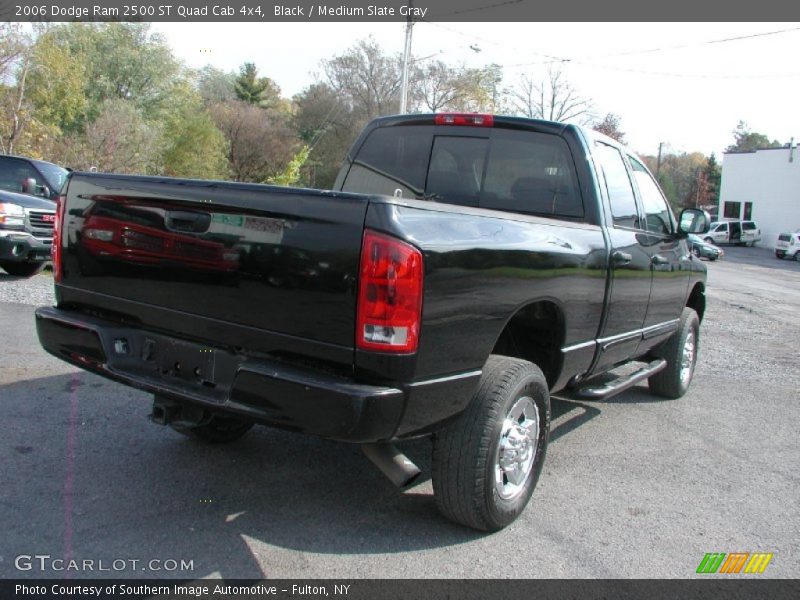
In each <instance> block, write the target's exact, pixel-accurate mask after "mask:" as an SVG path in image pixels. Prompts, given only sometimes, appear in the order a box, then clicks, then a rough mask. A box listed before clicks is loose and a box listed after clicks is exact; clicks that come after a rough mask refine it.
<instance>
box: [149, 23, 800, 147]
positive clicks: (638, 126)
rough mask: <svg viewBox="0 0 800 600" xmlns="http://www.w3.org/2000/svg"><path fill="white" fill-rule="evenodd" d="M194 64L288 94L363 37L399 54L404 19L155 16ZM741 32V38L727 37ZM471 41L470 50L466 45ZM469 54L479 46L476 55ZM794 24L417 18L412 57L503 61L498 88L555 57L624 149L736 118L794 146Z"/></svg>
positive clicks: (708, 141) (710, 140)
mask: <svg viewBox="0 0 800 600" xmlns="http://www.w3.org/2000/svg"><path fill="white" fill-rule="evenodd" d="M153 29H154V30H155V31H160V32H162V33H164V34H165V35H166V36H167V40H168V42H169V44H170V45H171V46H172V48H173V50H174V51H175V53H176V54H177V56H178V57H180V58H181V59H182V60H184V61H185V62H186V64H188V65H189V66H192V67H202V66H203V65H206V64H211V65H214V66H215V67H218V68H221V69H225V70H237V69H238V67H239V66H240V65H241V64H242V63H243V62H245V61H251V62H255V63H256V65H257V67H258V69H259V73H260V74H261V75H265V76H268V77H270V78H272V79H273V80H275V81H276V82H277V83H278V85H279V86H280V87H281V90H282V93H283V95H284V96H287V97H291V96H292V95H294V94H296V93H298V92H300V91H301V90H302V89H303V88H304V87H305V86H306V85H308V84H309V83H311V82H312V81H313V73H314V72H318V71H319V70H320V69H319V63H320V61H321V60H322V59H324V58H329V57H331V56H334V55H336V54H339V53H341V52H343V51H344V50H346V49H347V48H348V47H349V46H350V45H352V44H353V43H354V42H355V41H356V40H358V39H361V38H365V37H367V36H369V35H372V36H374V38H375V39H376V40H377V41H378V42H379V43H380V44H381V45H382V46H383V47H384V48H385V50H386V51H387V52H391V53H394V52H401V51H402V48H403V43H404V31H405V25H404V24H402V23H337V24H329V23H280V24H274V23H266V24H262V23H234V24H223V23H155V24H153ZM731 38H741V39H731ZM473 48H474V49H473ZM476 50H477V51H476ZM798 50H800V24H799V23H699V24H692V23H675V24H673V23H655V24H646V23H619V24H616V23H590V24H581V23H452V24H451V23H426V22H421V23H417V24H416V25H415V26H414V36H413V54H414V55H415V56H416V57H429V56H433V58H436V59H440V60H443V61H445V62H447V63H449V64H453V65H455V64H466V65H467V66H473V67H479V66H483V65H486V64H489V63H497V64H500V65H502V66H503V68H504V75H505V80H504V82H503V83H504V86H511V85H513V84H514V83H515V82H516V81H517V80H518V78H519V77H520V76H521V75H522V74H524V73H528V74H532V75H534V76H541V74H542V73H544V72H545V71H546V69H547V67H548V64H547V63H548V62H549V61H552V60H554V59H559V60H564V61H568V62H561V63H559V64H560V65H561V68H562V70H563V72H564V73H565V75H566V76H567V78H568V80H569V81H570V83H571V84H572V85H573V87H575V88H577V89H578V90H579V92H580V93H581V94H582V95H583V96H585V97H587V98H590V99H591V100H592V102H593V104H594V108H595V112H596V113H597V114H598V115H600V116H602V115H604V114H605V113H607V112H613V113H616V114H618V115H619V116H620V117H621V119H622V129H623V131H625V133H626V135H627V138H626V140H627V142H628V144H629V145H630V146H631V147H633V148H634V149H635V150H636V151H638V152H640V153H646V154H655V153H656V152H657V150H658V144H659V142H665V143H667V144H669V147H670V148H671V149H672V150H673V151H687V152H689V151H700V152H703V153H705V154H709V153H711V152H716V153H717V155H718V158H719V155H720V153H721V152H722V150H723V149H724V148H725V146H727V145H728V144H730V143H731V142H732V140H733V136H732V133H731V132H732V130H733V129H734V128H735V126H736V124H737V122H738V121H739V120H740V119H741V120H744V121H746V122H747V123H748V125H749V126H750V128H751V130H754V131H759V132H762V133H765V134H766V135H768V136H769V137H770V138H775V139H778V140H780V141H781V142H788V141H789V139H790V138H792V137H795V138H796V139H797V140H798V141H800V64H797V63H798V60H797V57H798V55H800V52H798Z"/></svg>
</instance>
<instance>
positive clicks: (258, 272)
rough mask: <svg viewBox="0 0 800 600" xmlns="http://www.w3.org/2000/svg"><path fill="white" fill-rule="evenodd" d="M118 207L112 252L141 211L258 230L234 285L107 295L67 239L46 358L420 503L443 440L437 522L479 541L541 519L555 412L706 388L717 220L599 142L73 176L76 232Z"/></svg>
mask: <svg viewBox="0 0 800 600" xmlns="http://www.w3.org/2000/svg"><path fill="white" fill-rule="evenodd" d="M98 201H102V202H106V203H111V204H113V205H116V206H124V207H125V210H120V211H115V215H116V217H115V218H116V219H117V220H118V222H116V223H114V225H113V231H115V232H116V231H125V230H126V228H130V230H131V231H133V230H134V225H135V224H136V223H137V219H140V218H141V215H140V214H139V210H138V209H139V208H141V209H144V208H146V209H147V210H148V211H149V216H148V218H149V219H150V220H149V221H148V227H153V228H157V229H158V230H159V231H161V230H169V231H172V232H173V233H175V234H180V235H181V236H188V237H191V238H193V239H195V240H198V243H199V242H200V241H207V240H209V239H210V238H212V237H213V235H214V232H213V231H212V229H211V226H212V225H213V224H214V223H218V222H226V223H238V222H244V225H245V227H244V228H241V229H237V228H235V227H233V226H231V227H227V228H226V229H225V233H226V235H227V236H228V238H226V240H227V242H228V243H234V244H235V245H236V247H237V248H238V249H239V252H240V261H239V269H238V271H237V274H236V277H237V279H236V283H235V285H234V286H230V285H224V284H223V283H222V282H218V281H216V280H213V279H212V280H209V278H208V277H205V278H201V277H199V276H197V277H195V278H194V279H193V280H192V281H188V282H187V281H186V280H180V281H178V280H175V279H174V278H172V277H170V273H171V271H169V270H168V269H169V267H168V266H167V265H164V266H162V265H161V264H157V263H154V264H152V265H151V266H150V268H148V269H133V268H124V266H123V264H124V262H125V261H126V260H128V259H127V258H126V256H125V255H124V254H122V253H117V254H116V255H115V260H116V261H117V263H116V264H115V268H114V269H113V270H108V271H100V272H94V273H92V274H91V275H88V274H86V273H85V271H84V269H82V268H81V260H82V259H83V257H84V256H85V254H86V252H84V250H88V249H87V248H83V244H84V240H85V237H84V236H77V235H76V236H70V235H68V233H67V232H66V231H65V230H64V227H65V226H64V225H61V227H60V228H59V230H58V231H57V232H56V241H55V243H54V256H53V263H54V281H55V286H56V292H57V293H56V298H57V306H55V307H42V308H39V309H38V310H37V311H36V324H37V329H38V334H39V340H40V341H41V344H42V345H43V347H44V348H45V349H46V350H47V351H48V352H50V353H52V354H53V355H54V356H56V357H58V358H60V359H62V360H65V361H67V362H69V363H71V364H74V365H76V366H78V367H80V368H83V369H87V370H89V371H92V372H95V373H98V374H100V375H103V376H105V377H108V378H110V379H113V380H116V381H118V382H121V383H124V384H127V385H131V386H134V387H137V388H140V389H144V390H147V391H150V392H152V393H153V395H154V401H153V412H152V417H153V420H154V421H156V422H158V423H161V424H164V425H170V426H172V427H173V428H174V429H175V430H177V431H179V432H181V433H184V434H186V435H191V436H193V437H196V438H199V439H201V440H205V441H209V442H226V441H233V440H236V439H238V438H239V437H241V436H242V435H244V434H245V433H246V432H247V431H248V430H249V429H250V428H251V427H252V426H253V425H254V424H255V423H260V424H264V425H270V426H276V427H283V428H287V429H290V430H293V431H297V432H301V433H306V434H315V435H319V436H322V437H325V438H330V439H334V440H340V441H347V442H352V443H358V444H361V445H362V448H363V450H364V453H365V454H366V455H367V456H368V457H369V458H370V459H371V460H372V461H373V462H374V463H375V464H376V466H378V467H379V468H380V469H381V470H382V471H383V472H384V473H385V474H386V475H387V476H388V477H389V478H390V479H391V480H392V481H393V482H394V483H395V484H396V485H398V486H400V487H404V486H407V485H409V484H410V483H411V482H413V481H414V480H415V478H416V477H417V476H418V475H419V474H420V471H419V469H418V468H417V467H416V466H415V465H414V464H413V463H412V462H411V461H410V460H409V459H408V458H407V457H406V456H404V455H403V454H402V453H401V452H400V451H399V450H398V449H397V448H396V447H395V446H394V442H396V441H399V440H404V439H409V438H418V437H422V436H431V437H432V438H433V439H432V441H433V446H432V482H433V490H434V496H435V501H436V504H437V506H438V508H439V510H440V511H441V512H442V513H443V514H444V515H445V516H446V517H447V518H449V519H451V520H453V521H455V522H458V523H461V524H463V525H466V526H469V527H473V528H475V529H479V530H484V531H496V530H498V529H501V528H502V527H505V526H506V525H508V524H509V523H511V522H512V521H514V519H516V518H517V516H518V515H519V514H520V513H521V512H522V510H523V509H524V508H525V506H526V505H527V503H528V500H529V499H530V497H531V495H532V494H533V491H534V488H535V486H536V482H537V480H538V478H539V475H540V473H541V472H542V466H543V464H544V459H545V453H546V450H547V443H548V436H549V428H550V420H551V411H550V393H551V392H558V391H560V392H561V393H563V394H566V395H569V396H572V397H575V398H582V399H584V400H585V399H603V398H607V397H609V396H611V395H613V394H617V393H620V392H622V391H624V390H626V389H628V388H630V387H631V386H633V385H635V384H637V383H639V382H645V381H647V382H648V384H649V387H650V390H651V392H653V393H654V394H657V395H659V396H663V397H667V398H678V397H680V396H682V395H683V394H685V393H686V391H687V390H688V388H689V385H690V383H691V381H692V377H693V375H694V370H695V364H696V361H697V351H698V348H699V345H698V341H699V335H700V328H699V326H700V321H701V319H702V318H703V314H704V311H705V285H706V284H705V282H706V267H705V265H704V264H702V263H701V262H700V261H698V260H695V259H694V258H693V257H691V255H690V253H689V247H688V244H687V240H686V237H687V235H688V234H690V233H703V232H705V231H706V230H707V228H708V221H709V219H708V215H707V213H705V212H704V211H701V210H698V209H693V208H688V209H685V210H684V211H683V212H682V213H681V215H680V217H679V218H678V219H676V218H675V217H674V215H673V214H672V211H671V209H670V207H669V204H668V203H667V201H666V200H665V198H664V195H663V194H662V192H661V191H660V189H659V187H658V185H657V184H656V181H655V179H654V178H653V176H652V175H651V174H650V172H649V171H648V170H647V168H646V167H645V165H644V162H642V161H641V160H640V159H639V158H637V157H636V156H635V155H634V154H633V153H632V152H631V151H630V150H628V149H626V148H625V147H623V146H621V145H620V144H618V143H617V142H615V141H614V140H611V139H610V138H608V137H606V136H604V135H602V134H599V133H597V132H594V131H592V130H590V129H586V128H581V127H577V126H574V125H565V124H564V123H553V122H548V121H538V120H531V119H522V118H512V117H496V116H493V115H476V114H444V115H443V114H438V115H399V116H394V117H385V118H381V119H377V120H375V121H373V122H372V123H370V124H368V125H367V127H366V128H365V130H364V131H363V132H362V134H361V135H360V136H359V138H358V139H357V141H356V142H355V144H354V145H353V147H352V148H351V149H350V151H349V153H348V154H347V157H346V159H345V161H344V164H343V166H342V169H341V171H340V173H339V176H338V177H337V180H336V184H335V189H334V190H331V191H322V190H309V189H292V188H282V187H276V186H266V185H254V184H245V183H226V182H211V181H192V180H184V179H170V178H157V177H137V176H124V175H109V174H99V173H72V174H71V175H70V176H69V179H68V182H67V187H66V189H65V199H64V201H63V202H61V203H60V205H59V212H60V214H61V215H64V214H67V215H72V214H76V215H77V214H81V215H83V214H85V211H86V209H87V207H89V206H90V205H91V203H93V202H98ZM251 221H252V224H253V227H252V228H250V229H248V228H247V224H248V222H251ZM59 223H62V224H63V223H64V220H63V219H59ZM78 225H80V224H79V223H77V222H76V225H75V226H76V227H77V226H78ZM255 225H259V226H257V227H256V226H255ZM262 225H263V226H262ZM267 225H268V226H267ZM85 226H86V223H85V221H84V223H83V227H85ZM101 229H105V226H103V227H102V228H101ZM109 231H111V228H109ZM236 231H240V233H239V234H236V233H235V232H236ZM103 235H106V236H107V235H108V234H103ZM112 235H116V234H112ZM235 235H239V236H240V238H241V239H240V240H239V241H236V240H232V239H230V238H231V237H232V236H235ZM245 242H246V243H245ZM124 244H125V242H124V241H123V245H124ZM268 245H269V248H271V250H270V251H269V252H263V253H261V256H260V257H259V259H258V260H252V259H251V257H250V256H249V252H250V251H251V250H252V249H253V248H267V247H268ZM278 250H281V251H278ZM283 250H286V251H285V252H284V251H283ZM130 260H133V258H131V259H130ZM323 265H324V268H323ZM276 273H277V274H279V275H280V279H281V281H277V279H276V281H275V282H271V281H270V278H271V277H273V278H274V276H275V274H276ZM291 278H295V279H297V280H298V281H300V282H302V283H300V284H297V285H288V284H284V283H282V282H283V281H288V280H289V279H291ZM265 281H266V282H269V283H270V284H269V285H265V284H264V282H265ZM621 365H630V366H631V367H633V368H632V369H630V370H629V371H626V372H625V373H620V374H616V375H612V376H611V377H608V378H604V377H603V376H604V375H606V374H608V373H609V372H610V371H613V370H614V369H615V368H616V367H619V366H621ZM678 408H680V405H678V406H676V410H677V409H678ZM598 464H600V465H601V464H602V461H600V462H599V463H598ZM196 467H197V468H202V467H201V466H200V465H196Z"/></svg>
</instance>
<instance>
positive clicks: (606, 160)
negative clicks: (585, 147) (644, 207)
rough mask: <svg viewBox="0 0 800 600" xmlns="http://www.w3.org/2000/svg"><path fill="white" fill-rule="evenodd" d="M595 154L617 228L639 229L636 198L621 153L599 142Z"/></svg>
mask: <svg viewBox="0 0 800 600" xmlns="http://www.w3.org/2000/svg"><path fill="white" fill-rule="evenodd" d="M595 153H596V155H597V157H598V159H599V161H600V167H601V168H602V171H603V178H604V179H605V183H606V189H607V190H608V199H609V201H610V203H611V216H612V217H613V219H614V226H615V227H628V228H630V229H638V228H639V213H638V210H637V208H636V196H634V194H633V187H632V186H631V180H630V177H628V169H627V168H626V167H625V163H624V162H623V160H622V155H621V154H620V153H619V151H618V150H617V149H616V148H614V147H612V146H609V145H607V144H603V143H602V142H597V143H596V144H595Z"/></svg>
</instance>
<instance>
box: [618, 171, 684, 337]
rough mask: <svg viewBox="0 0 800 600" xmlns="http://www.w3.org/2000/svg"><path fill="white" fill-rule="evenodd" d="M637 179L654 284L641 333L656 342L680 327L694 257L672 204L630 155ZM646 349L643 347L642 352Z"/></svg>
mask: <svg viewBox="0 0 800 600" xmlns="http://www.w3.org/2000/svg"><path fill="white" fill-rule="evenodd" d="M628 161H629V163H630V165H631V173H632V175H633V179H634V181H635V182H636V187H637V190H638V192H639V198H640V201H641V205H642V209H643V211H644V222H643V225H644V229H645V231H646V232H647V234H646V235H644V236H642V237H641V238H640V239H641V240H642V241H643V242H644V244H643V250H644V251H645V253H646V254H648V255H649V256H650V268H651V272H652V283H651V287H650V300H649V302H648V304H647V316H646V317H645V320H644V327H643V332H642V337H643V342H644V344H645V345H648V346H650V345H654V344H655V343H657V342H658V341H660V340H662V339H664V338H665V337H667V336H668V335H669V334H670V333H672V332H673V331H674V330H675V328H676V327H677V322H678V319H679V318H680V316H681V312H682V311H683V307H684V305H685V303H686V298H687V297H688V293H689V276H690V274H691V258H690V255H689V247H688V245H687V243H686V240H684V239H680V238H678V237H676V235H675V231H676V227H677V224H676V222H675V217H674V216H673V214H672V211H671V210H670V208H669V204H668V203H667V201H666V199H665V198H664V196H663V195H662V193H661V190H659V188H658V185H657V184H656V182H655V181H654V180H653V177H652V176H651V175H650V173H649V172H648V170H647V169H646V168H645V166H644V165H643V164H642V163H641V162H639V161H638V160H637V159H635V158H634V157H632V156H630V155H628ZM641 350H643V348H640V352H641Z"/></svg>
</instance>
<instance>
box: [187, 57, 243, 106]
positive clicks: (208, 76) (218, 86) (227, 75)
mask: <svg viewBox="0 0 800 600" xmlns="http://www.w3.org/2000/svg"><path fill="white" fill-rule="evenodd" d="M197 91H198V92H199V93H200V97H201V98H202V99H203V103H204V104H205V105H206V106H210V105H212V104H216V103H217V102H227V101H229V100H235V99H236V73H233V72H231V71H223V70H222V69H217V68H216V67H212V66H211V65H206V66H205V67H203V68H202V69H200V71H199V72H198V73H197Z"/></svg>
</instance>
